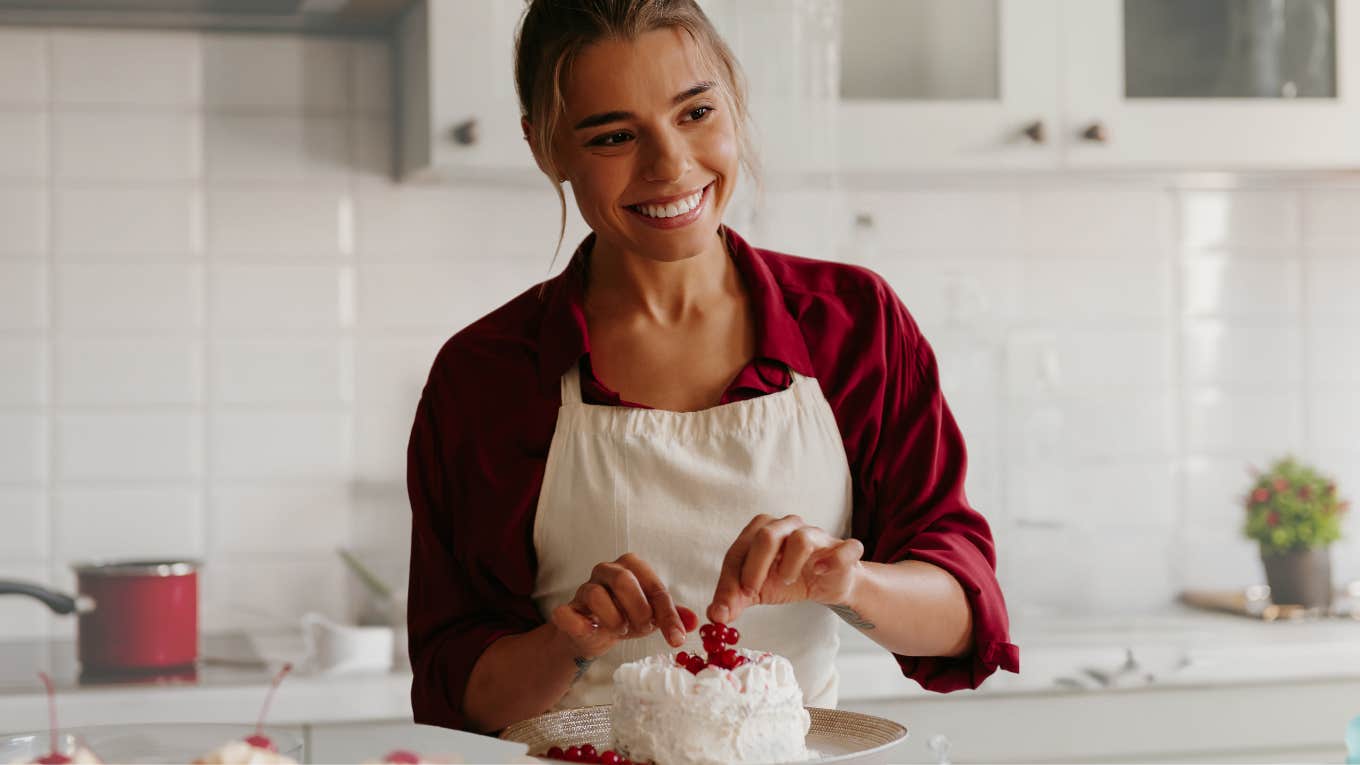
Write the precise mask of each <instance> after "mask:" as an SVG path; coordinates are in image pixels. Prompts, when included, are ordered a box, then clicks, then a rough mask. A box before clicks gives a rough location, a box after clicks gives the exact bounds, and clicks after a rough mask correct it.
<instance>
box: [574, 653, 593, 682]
mask: <svg viewBox="0 0 1360 765" xmlns="http://www.w3.org/2000/svg"><path fill="white" fill-rule="evenodd" d="M572 661H573V662H575V663H576V677H573V678H572V679H571V681H572V682H573V683H574V682H576V681H577V680H580V679H581V678H582V677H584V676H585V674H586V670H588V669H590V665H591V664H594V663H595V660H594V659H587V658H585V657H584V656H577V657H576V658H574V659H572Z"/></svg>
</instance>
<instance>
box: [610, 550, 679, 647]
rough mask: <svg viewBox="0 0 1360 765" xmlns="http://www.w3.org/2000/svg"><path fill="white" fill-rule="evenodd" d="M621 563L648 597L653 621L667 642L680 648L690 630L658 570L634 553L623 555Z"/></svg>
mask: <svg viewBox="0 0 1360 765" xmlns="http://www.w3.org/2000/svg"><path fill="white" fill-rule="evenodd" d="M619 564H620V565H622V566H625V567H627V569H628V570H629V571H630V572H632V575H633V577H634V580H635V581H636V582H637V584H638V586H639V587H640V589H641V591H642V595H643V597H644V598H646V601H647V604H648V606H649V610H650V612H651V619H652V623H653V624H655V625H656V626H657V627H658V628H659V629H660V630H661V634H662V635H664V636H665V637H666V642H668V643H670V644H671V645H672V646H674V647H676V648H679V647H680V646H681V645H682V644H684V642H685V633H686V632H687V631H688V630H686V629H685V623H684V622H683V621H681V619H680V612H679V611H678V610H677V609H676V607H675V601H674V600H673V599H672V598H671V593H670V590H668V589H666V584H665V583H664V582H662V581H661V577H659V576H657V575H656V571H654V570H652V567H651V566H649V565H647V562H646V561H644V560H643V559H642V558H639V557H638V556H636V555H634V554H632V553H627V554H625V555H623V556H621V557H620V558H619Z"/></svg>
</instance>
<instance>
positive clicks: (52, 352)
mask: <svg viewBox="0 0 1360 765" xmlns="http://www.w3.org/2000/svg"><path fill="white" fill-rule="evenodd" d="M42 34H43V46H42V47H43V68H44V70H45V71H44V72H43V74H44V78H43V79H44V83H45V85H46V90H47V92H46V93H45V94H44V99H45V103H44V108H43V112H44V113H43V133H44V135H43V137H44V141H45V147H44V148H45V154H46V156H45V160H46V163H47V168H46V169H47V182H46V183H45V184H44V186H45V191H46V193H45V199H44V202H45V203H46V208H47V209H46V210H45V211H44V215H43V227H44V229H45V231H44V233H45V234H46V242H45V243H44V250H45V255H46V257H45V258H44V259H43V263H44V273H43V277H44V281H45V284H44V285H43V292H44V297H45V298H46V305H45V306H44V309H45V314H46V315H45V316H44V322H43V323H44V325H45V328H44V331H43V357H44V364H45V369H44V371H45V372H46V381H45V390H44V391H43V394H44V405H43V412H44V417H43V424H44V427H45V428H46V433H45V435H46V441H47V443H46V447H47V448H46V449H45V450H44V455H43V456H44V458H45V460H46V462H45V464H44V465H43V468H44V470H43V487H44V489H45V492H44V493H45V494H46V497H45V499H46V502H47V508H46V509H47V554H46V556H45V558H46V561H47V566H46V568H47V581H48V584H49V585H52V586H55V585H56V584H57V579H58V577H57V572H58V570H59V568H60V567H59V566H58V564H57V535H58V529H59V527H60V523H58V521H57V480H56V477H55V476H56V463H57V451H58V448H59V446H60V444H59V443H58V429H57V422H56V421H57V408H58V407H57V390H58V388H59V387H60V386H59V385H58V382H57V374H58V364H57V343H56V335H57V331H56V324H57V305H56V303H57V286H56V285H57V267H56V243H55V240H56V225H55V219H56V212H55V208H56V197H57V194H56V188H55V185H56V164H57V162H56V153H57V152H56V139H55V133H56V131H55V129H54V127H53V122H54V116H55V108H54V106H53V104H54V102H55V98H54V96H53V92H52V91H53V89H54V82H53V80H54V79H55V78H54V76H53V75H54V73H55V71H56V53H55V51H54V50H53V41H52V30H51V29H50V28H47V27H44V28H42ZM57 618H58V617H57V616H56V615H55V614H51V613H49V614H47V615H46V620H47V628H46V630H44V632H45V633H46V635H47V637H49V638H51V637H54V636H55V635H56V633H57V632H58V631H59V627H58V624H57Z"/></svg>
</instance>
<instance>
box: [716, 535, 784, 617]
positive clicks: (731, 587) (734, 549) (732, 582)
mask: <svg viewBox="0 0 1360 765" xmlns="http://www.w3.org/2000/svg"><path fill="white" fill-rule="evenodd" d="M772 522H774V518H773V517H772V516H769V515H765V514H764V513H762V514H760V515H757V516H756V517H754V518H752V519H751V520H750V522H748V523H747V524H746V528H744V529H742V530H741V533H740V534H738V535H737V538H736V539H735V540H733V542H732V545H731V546H730V547H728V548H727V553H726V554H725V555H723V562H722V570H721V571H720V572H719V573H718V584H717V586H716V587H714V588H713V602H712V603H710V604H709V606H708V620H709V621H711V622H728V621H731V620H732V619H735V618H736V617H735V616H734V615H733V614H734V613H735V612H736V609H737V608H739V607H742V608H744V607H745V605H746V604H745V603H741V605H740V606H738V603H739V602H741V601H742V600H743V599H749V596H746V595H745V594H744V593H742V591H741V565H742V563H743V562H744V561H745V560H746V550H747V548H749V547H750V546H751V540H753V539H755V535H756V533H757V532H759V531H760V530H761V529H762V528H764V527H765V525H766V524H768V523H772Z"/></svg>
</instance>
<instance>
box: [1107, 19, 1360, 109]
mask: <svg viewBox="0 0 1360 765" xmlns="http://www.w3.org/2000/svg"><path fill="white" fill-rule="evenodd" d="M1345 1H1346V2H1352V1H1353V0H1345ZM1336 48H1337V25H1336V0H1124V72H1125V74H1124V79H1125V82H1124V86H1125V95H1126V96H1127V97H1128V98H1335V97H1336V95H1337V90H1336V80H1337V77H1336Z"/></svg>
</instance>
